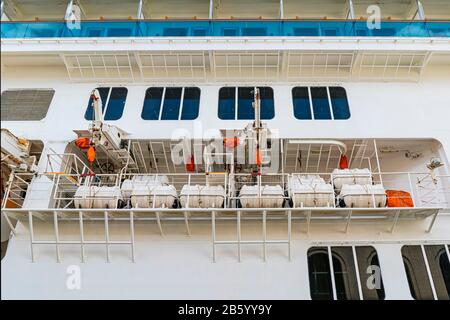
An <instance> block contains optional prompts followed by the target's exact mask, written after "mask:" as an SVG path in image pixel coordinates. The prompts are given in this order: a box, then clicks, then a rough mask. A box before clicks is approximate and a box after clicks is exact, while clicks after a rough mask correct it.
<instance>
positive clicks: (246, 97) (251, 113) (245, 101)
mask: <svg viewBox="0 0 450 320" xmlns="http://www.w3.org/2000/svg"><path fill="white" fill-rule="evenodd" d="M253 90H254V88H253V87H243V88H238V119H239V120H252V119H255V109H253V106H252V103H253Z"/></svg>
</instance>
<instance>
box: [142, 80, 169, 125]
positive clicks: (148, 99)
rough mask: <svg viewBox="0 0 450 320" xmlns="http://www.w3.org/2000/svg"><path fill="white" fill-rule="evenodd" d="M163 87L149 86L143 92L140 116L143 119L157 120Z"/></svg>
mask: <svg viewBox="0 0 450 320" xmlns="http://www.w3.org/2000/svg"><path fill="white" fill-rule="evenodd" d="M163 92H164V88H149V89H147V91H146V92H145V99H144V107H143V108H142V113H141V117H142V119H144V120H158V119H159V111H160V108H161V100H162V96H163Z"/></svg>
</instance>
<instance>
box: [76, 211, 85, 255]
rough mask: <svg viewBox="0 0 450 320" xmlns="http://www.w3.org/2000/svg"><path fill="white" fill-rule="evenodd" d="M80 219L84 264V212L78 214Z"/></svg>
mask: <svg viewBox="0 0 450 320" xmlns="http://www.w3.org/2000/svg"><path fill="white" fill-rule="evenodd" d="M78 218H79V220H80V246H81V262H83V263H84V261H85V255H84V224H83V212H82V211H79V212H78Z"/></svg>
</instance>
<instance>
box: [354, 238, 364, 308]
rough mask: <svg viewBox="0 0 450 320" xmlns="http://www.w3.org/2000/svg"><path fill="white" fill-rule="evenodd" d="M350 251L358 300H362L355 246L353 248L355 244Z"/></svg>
mask: <svg viewBox="0 0 450 320" xmlns="http://www.w3.org/2000/svg"><path fill="white" fill-rule="evenodd" d="M352 253H353V263H354V264H355V272H356V281H357V283H358V293H359V300H364V298H363V292H362V287H361V278H360V276H359V266H358V257H357V256H356V248H355V246H352Z"/></svg>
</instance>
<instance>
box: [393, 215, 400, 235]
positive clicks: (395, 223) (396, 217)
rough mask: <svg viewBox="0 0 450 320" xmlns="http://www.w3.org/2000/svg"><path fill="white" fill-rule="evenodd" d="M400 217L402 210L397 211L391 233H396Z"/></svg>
mask: <svg viewBox="0 0 450 320" xmlns="http://www.w3.org/2000/svg"><path fill="white" fill-rule="evenodd" d="M399 217H400V210H397V211H396V212H395V217H394V222H393V223H392V227H391V233H394V229H395V226H396V225H397V222H398V218H399Z"/></svg>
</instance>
